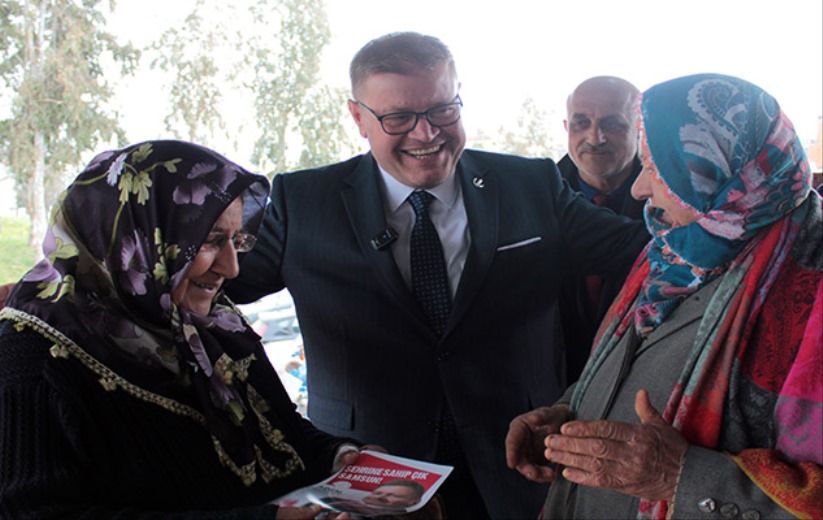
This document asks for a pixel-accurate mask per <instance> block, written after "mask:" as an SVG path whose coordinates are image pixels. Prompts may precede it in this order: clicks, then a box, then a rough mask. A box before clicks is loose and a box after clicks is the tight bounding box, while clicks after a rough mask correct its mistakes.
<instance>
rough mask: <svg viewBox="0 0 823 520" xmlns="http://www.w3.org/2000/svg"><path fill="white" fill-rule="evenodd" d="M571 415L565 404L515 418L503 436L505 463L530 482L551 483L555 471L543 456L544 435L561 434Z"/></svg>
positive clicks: (539, 409)
mask: <svg viewBox="0 0 823 520" xmlns="http://www.w3.org/2000/svg"><path fill="white" fill-rule="evenodd" d="M570 417H571V413H570V412H569V407H568V406H566V405H557V406H552V407H551V408H549V407H542V408H537V409H535V410H532V411H531V412H528V413H524V414H523V415H518V416H517V417H515V418H514V420H512V422H511V423H509V433H508V434H507V435H506V464H508V466H509V467H510V468H511V469H516V470H517V471H519V472H520V474H521V475H523V476H524V477H526V478H527V479H528V480H531V481H533V482H551V481H553V480H554V470H553V469H552V468H550V467H549V466H548V464H547V462H548V461H547V460H546V459H545V458H544V457H543V447H544V444H543V443H544V441H545V439H546V436H547V435H549V434H552V433H558V432H560V427H561V426H562V425H563V423H565V422H566V421H568V420H569V418H570Z"/></svg>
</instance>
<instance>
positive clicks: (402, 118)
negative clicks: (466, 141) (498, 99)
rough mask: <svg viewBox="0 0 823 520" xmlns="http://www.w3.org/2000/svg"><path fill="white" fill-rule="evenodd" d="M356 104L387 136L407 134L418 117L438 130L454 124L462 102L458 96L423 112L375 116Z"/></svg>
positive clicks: (414, 126) (366, 107)
mask: <svg viewBox="0 0 823 520" xmlns="http://www.w3.org/2000/svg"><path fill="white" fill-rule="evenodd" d="M357 104H358V105H360V106H361V107H363V108H365V109H366V110H368V111H369V112H371V114H372V115H373V116H374V117H375V118H376V119H377V120H378V121H379V122H380V126H381V127H383V131H384V132H386V133H387V134H389V135H402V134H407V133H409V132H411V131H412V130H414V129H415V128H416V127H417V122H418V121H419V120H420V116H423V117H425V118H426V121H428V122H429V124H430V125H431V126H434V127H437V128H440V127H444V126H449V125H453V124H455V123H456V122H457V121H458V120H459V119H460V109H461V108H463V100H462V99H460V95H457V96H456V97H455V100H454V101H452V102H451V103H444V104H442V105H437V106H434V107H431V108H430V109H428V110H426V111H425V112H392V113H391V114H383V115H382V116H379V115H377V112H375V111H374V110H372V109H371V108H369V107H368V106H366V105H365V103H362V102H360V101H357Z"/></svg>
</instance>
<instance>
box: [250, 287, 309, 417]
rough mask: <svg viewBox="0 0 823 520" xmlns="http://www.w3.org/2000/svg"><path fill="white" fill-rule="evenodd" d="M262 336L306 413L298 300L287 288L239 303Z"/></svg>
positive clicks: (297, 401)
mask: <svg viewBox="0 0 823 520" xmlns="http://www.w3.org/2000/svg"><path fill="white" fill-rule="evenodd" d="M238 308H240V310H241V311H243V314H245V315H246V318H247V319H248V320H249V323H251V326H252V329H254V331H255V332H257V334H258V335H259V336H260V338H261V341H262V342H263V348H264V349H265V350H266V355H267V356H268V358H269V362H270V363H271V364H272V366H274V369H275V371H277V375H278V376H280V380H281V381H282V382H283V386H284V387H286V392H288V394H289V397H291V400H292V401H293V402H294V403H295V404H296V405H297V409H298V411H300V413H302V414H303V415H305V414H306V404H307V403H308V394H307V391H306V363H305V358H304V357H303V336H302V335H301V334H300V325H299V324H298V323H297V315H296V314H295V309H294V301H293V300H292V299H291V295H289V294H288V293H287V292H286V291H281V292H279V293H276V294H271V295H269V296H266V297H264V298H261V299H260V300H258V301H256V302H253V303H249V304H245V305H238Z"/></svg>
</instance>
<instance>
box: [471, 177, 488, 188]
mask: <svg viewBox="0 0 823 520" xmlns="http://www.w3.org/2000/svg"><path fill="white" fill-rule="evenodd" d="M472 184H474V185H475V187H477V188H484V187H485V186H486V183H485V182H483V177H475V178H474V179H472Z"/></svg>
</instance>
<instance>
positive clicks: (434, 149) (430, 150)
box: [406, 146, 440, 157]
mask: <svg viewBox="0 0 823 520" xmlns="http://www.w3.org/2000/svg"><path fill="white" fill-rule="evenodd" d="M438 150H440V146H432V147H430V148H420V149H417V150H409V151H408V152H406V153H408V154H409V155H414V156H415V157H420V156H423V155H431V154H433V153H437V151H438Z"/></svg>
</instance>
